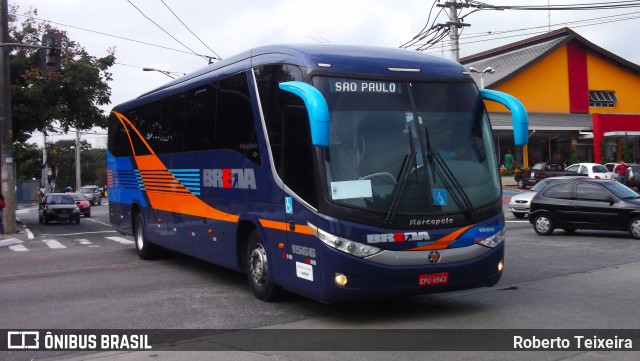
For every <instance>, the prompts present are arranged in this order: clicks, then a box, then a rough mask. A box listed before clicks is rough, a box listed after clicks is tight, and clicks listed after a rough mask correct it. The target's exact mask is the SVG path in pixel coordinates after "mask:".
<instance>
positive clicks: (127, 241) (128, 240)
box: [105, 237, 135, 244]
mask: <svg viewBox="0 0 640 361" xmlns="http://www.w3.org/2000/svg"><path fill="white" fill-rule="evenodd" d="M105 238H107V239H110V240H112V241H115V242H118V243H122V244H135V242H133V241H132V240H130V239H126V238H122V237H105Z"/></svg>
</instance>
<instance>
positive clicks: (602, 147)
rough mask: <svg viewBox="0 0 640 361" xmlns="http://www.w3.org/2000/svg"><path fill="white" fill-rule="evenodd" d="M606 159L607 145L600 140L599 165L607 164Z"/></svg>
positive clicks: (607, 156)
mask: <svg viewBox="0 0 640 361" xmlns="http://www.w3.org/2000/svg"><path fill="white" fill-rule="evenodd" d="M608 159H609V155H608V154H607V143H606V142H605V141H604V139H601V140H600V163H602V164H605V163H607V162H608ZM614 160H615V159H614Z"/></svg>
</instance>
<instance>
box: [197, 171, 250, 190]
mask: <svg viewBox="0 0 640 361" xmlns="http://www.w3.org/2000/svg"><path fill="white" fill-rule="evenodd" d="M202 186H203V187H212V188H238V189H256V177H255V173H254V171H253V169H252V168H245V169H234V168H222V169H203V170H202Z"/></svg>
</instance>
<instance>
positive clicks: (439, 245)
mask: <svg viewBox="0 0 640 361" xmlns="http://www.w3.org/2000/svg"><path fill="white" fill-rule="evenodd" d="M471 226H472V225H469V226H466V227H463V228H460V229H458V230H457V231H455V232H452V233H449V234H448V235H446V236H444V237H442V238H440V239H438V240H436V241H435V242H432V243H429V244H427V245H424V246H420V247H416V248H411V249H409V251H426V250H432V249H445V248H447V247H449V246H450V245H451V243H453V242H455V241H456V240H457V239H458V237H459V236H460V235H461V234H462V233H464V232H466V231H467V230H468V229H469V228H471Z"/></svg>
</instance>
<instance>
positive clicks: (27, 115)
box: [9, 6, 115, 142]
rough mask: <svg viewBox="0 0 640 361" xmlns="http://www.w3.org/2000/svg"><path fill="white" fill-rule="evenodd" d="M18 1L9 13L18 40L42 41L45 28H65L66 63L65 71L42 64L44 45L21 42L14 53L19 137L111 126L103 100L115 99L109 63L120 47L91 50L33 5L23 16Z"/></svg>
mask: <svg viewBox="0 0 640 361" xmlns="http://www.w3.org/2000/svg"><path fill="white" fill-rule="evenodd" d="M18 11H19V8H18V6H12V7H11V10H10V14H9V28H10V30H9V32H10V37H11V40H10V42H13V43H22V44H30V45H40V43H41V38H42V34H44V33H47V32H55V33H60V34H62V61H61V63H62V68H61V70H60V71H59V72H55V71H50V70H43V69H41V68H40V52H41V51H42V50H40V49H31V48H23V47H15V48H13V49H12V52H11V54H10V59H11V60H10V62H11V96H12V99H11V100H12V101H11V103H12V117H13V137H14V140H15V141H16V142H24V141H26V140H27V139H28V138H29V137H30V133H32V132H34V131H49V132H52V131H54V125H55V126H56V127H60V128H61V129H62V132H64V133H67V132H68V131H69V129H71V128H76V129H81V130H86V129H91V128H94V127H100V128H106V124H107V117H106V115H104V114H103V113H102V111H101V110H100V108H99V106H102V105H107V104H109V103H110V96H111V88H110V87H109V85H108V81H110V80H111V73H109V72H108V69H109V68H110V67H111V66H113V64H114V63H115V52H114V50H113V49H109V50H107V55H105V56H104V57H102V58H97V57H94V56H91V55H89V54H88V53H87V52H86V50H85V49H84V48H83V47H82V46H80V44H78V43H77V42H74V41H72V40H71V39H70V38H69V37H68V36H67V34H66V32H64V31H61V30H58V29H56V28H53V27H52V26H51V25H50V24H48V23H39V22H37V21H36V20H34V17H36V16H37V10H34V9H29V10H28V11H27V12H25V13H24V14H23V15H24V16H23V17H22V18H23V19H26V20H24V21H23V22H22V23H18V22H17V14H18Z"/></svg>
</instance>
